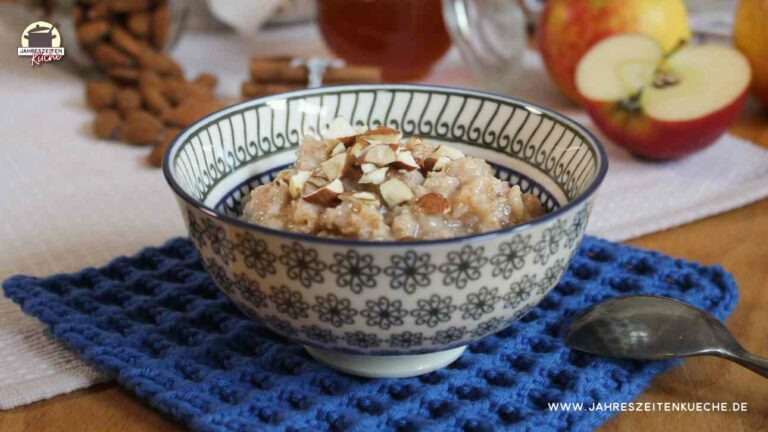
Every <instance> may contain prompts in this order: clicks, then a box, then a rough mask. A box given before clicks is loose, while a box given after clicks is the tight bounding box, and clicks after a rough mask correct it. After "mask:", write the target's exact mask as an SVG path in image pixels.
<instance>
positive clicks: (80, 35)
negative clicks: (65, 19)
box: [77, 20, 109, 46]
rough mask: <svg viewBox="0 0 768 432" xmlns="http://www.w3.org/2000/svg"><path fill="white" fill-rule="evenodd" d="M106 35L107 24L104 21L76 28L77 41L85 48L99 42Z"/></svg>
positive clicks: (92, 22)
mask: <svg viewBox="0 0 768 432" xmlns="http://www.w3.org/2000/svg"><path fill="white" fill-rule="evenodd" d="M107 33H109V23H108V22H107V21H105V20H97V21H91V22H87V23H84V24H82V25H80V26H78V27H77V39H78V40H79V41H80V43H81V44H83V45H85V46H88V45H94V44H96V43H97V42H100V41H101V40H102V39H104V37H105V36H106V35H107Z"/></svg>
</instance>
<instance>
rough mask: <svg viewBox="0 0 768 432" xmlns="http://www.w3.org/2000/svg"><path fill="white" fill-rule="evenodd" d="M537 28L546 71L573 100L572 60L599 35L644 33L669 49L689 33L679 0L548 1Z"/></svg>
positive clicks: (577, 58)
mask: <svg viewBox="0 0 768 432" xmlns="http://www.w3.org/2000/svg"><path fill="white" fill-rule="evenodd" d="M536 33H537V35H538V45H539V50H540V51H541V55H542V58H543V59H544V64H545V65H546V67H547V71H549V75H550V76H551V77H552V80H553V81H554V82H555V84H557V87H558V88H559V89H560V90H561V91H562V92H563V94H565V95H566V96H568V97H569V98H570V99H573V100H576V99H577V94H576V85H575V82H574V74H575V71H576V65H577V64H578V63H579V60H580V59H581V57H582V56H583V55H584V53H586V52H587V50H589V48H590V47H592V45H594V44H595V43H597V42H598V41H600V40H601V39H603V38H606V37H608V36H611V35H614V34H619V33H642V34H646V35H649V36H653V38H655V39H656V40H657V41H659V43H660V44H661V46H662V47H664V49H665V50H667V51H668V50H671V49H672V48H674V47H675V46H676V45H677V44H678V43H679V42H680V40H688V39H690V37H691V31H690V28H689V26H688V13H687V11H686V9H685V3H684V2H683V0H548V1H547V3H546V6H545V7H544V10H543V11H542V13H541V16H540V18H539V25H538V27H537V29H536Z"/></svg>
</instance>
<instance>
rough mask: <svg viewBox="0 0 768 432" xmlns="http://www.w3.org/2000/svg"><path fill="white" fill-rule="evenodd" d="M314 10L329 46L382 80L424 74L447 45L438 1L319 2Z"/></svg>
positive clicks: (444, 50)
mask: <svg viewBox="0 0 768 432" xmlns="http://www.w3.org/2000/svg"><path fill="white" fill-rule="evenodd" d="M317 12H318V24H319V26H320V31H321V32H322V35H323V38H324V39H325V42H326V43H327V44H328V46H329V47H330V49H331V50H332V51H333V52H334V53H335V54H336V55H338V56H339V57H341V58H342V59H344V60H346V61H347V62H348V63H351V64H359V65H369V66H377V67H380V68H381V69H382V75H383V77H384V80H386V81H411V80H415V79H418V78H421V77H423V76H425V75H426V74H427V73H428V72H429V71H430V69H431V68H432V66H433V65H434V64H435V63H436V62H437V61H438V60H440V58H441V57H442V56H443V55H444V54H445V53H446V51H448V48H449V47H450V46H451V39H450V37H449V36H448V32H447V31H446V28H445V24H444V22H443V16H442V8H441V2H440V0H319V1H318V11H317Z"/></svg>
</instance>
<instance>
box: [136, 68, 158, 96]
mask: <svg viewBox="0 0 768 432" xmlns="http://www.w3.org/2000/svg"><path fill="white" fill-rule="evenodd" d="M145 88H153V89H156V90H159V91H162V90H163V79H162V78H160V75H158V74H157V73H156V72H154V71H149V70H142V71H139V89H145Z"/></svg>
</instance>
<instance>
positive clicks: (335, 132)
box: [325, 117, 357, 139]
mask: <svg viewBox="0 0 768 432" xmlns="http://www.w3.org/2000/svg"><path fill="white" fill-rule="evenodd" d="M354 135H357V131H355V128H353V127H352V125H351V124H350V123H349V121H348V120H347V119H345V118H344V117H336V118H335V119H333V121H332V122H331V124H330V125H329V126H328V132H326V133H325V138H336V139H339V138H344V137H349V136H354Z"/></svg>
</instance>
